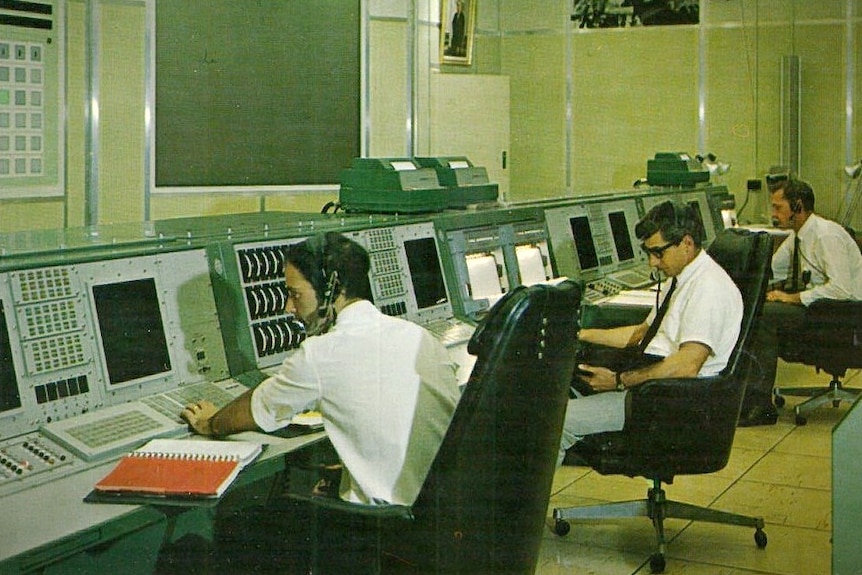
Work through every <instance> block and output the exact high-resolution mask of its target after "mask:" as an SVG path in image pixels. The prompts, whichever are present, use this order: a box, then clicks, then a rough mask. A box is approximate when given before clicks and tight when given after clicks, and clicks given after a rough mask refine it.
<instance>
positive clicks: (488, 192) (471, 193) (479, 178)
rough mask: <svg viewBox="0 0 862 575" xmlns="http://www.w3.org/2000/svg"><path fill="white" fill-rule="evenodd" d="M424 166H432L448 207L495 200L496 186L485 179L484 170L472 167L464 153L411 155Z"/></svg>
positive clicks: (497, 187)
mask: <svg viewBox="0 0 862 575" xmlns="http://www.w3.org/2000/svg"><path fill="white" fill-rule="evenodd" d="M415 160H416V162H417V163H418V164H419V165H420V166H422V167H425V168H434V170H436V172H437V179H438V180H439V181H440V185H442V186H445V187H446V198H447V203H448V207H450V208H466V207H467V206H470V205H474V204H481V203H486V202H496V201H497V195H498V193H499V186H498V185H497V184H492V183H491V182H490V181H489V180H488V170H486V169H485V168H482V167H479V166H474V165H473V162H471V161H470V160H469V159H467V158H466V157H464V156H446V157H431V158H427V157H426V158H415Z"/></svg>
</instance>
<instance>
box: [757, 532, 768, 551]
mask: <svg viewBox="0 0 862 575" xmlns="http://www.w3.org/2000/svg"><path fill="white" fill-rule="evenodd" d="M754 543H755V544H756V545H757V548H758V549H763V548H764V547H766V544H767V543H768V540H767V539H766V531H764V530H763V529H758V530H757V531H755V532H754Z"/></svg>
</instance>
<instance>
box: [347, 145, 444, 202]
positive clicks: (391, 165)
mask: <svg viewBox="0 0 862 575" xmlns="http://www.w3.org/2000/svg"><path fill="white" fill-rule="evenodd" d="M338 198H339V203H340V204H341V207H342V208H343V209H344V210H345V211H348V212H378V213H394V212H398V213H405V214H409V213H422V212H439V211H442V210H445V209H446V208H447V207H448V205H449V204H448V197H447V190H446V188H444V187H442V186H441V185H440V182H439V180H438V179H437V172H436V171H435V170H434V169H432V168H422V167H420V166H419V165H418V164H417V163H416V162H414V161H413V160H412V159H410V158H354V159H353V161H352V162H351V164H350V167H349V168H347V169H346V170H342V172H341V189H340V190H339V195H338Z"/></svg>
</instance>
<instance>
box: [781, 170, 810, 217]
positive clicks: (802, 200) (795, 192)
mask: <svg viewBox="0 0 862 575" xmlns="http://www.w3.org/2000/svg"><path fill="white" fill-rule="evenodd" d="M779 190H781V191H783V192H784V199H785V200H787V203H788V204H790V209H791V210H794V211H798V208H797V206H798V205H799V204H802V207H803V208H804V209H805V211H806V212H813V211H814V190H813V189H811V185H810V184H809V183H808V182H806V181H804V180H798V179H796V178H790V179H788V180H786V181H784V182H783V183H782V184H781V185H780V186H778V187H777V188H775V189H774V190H772V193H773V194H774V193H775V192H777V191H779Z"/></svg>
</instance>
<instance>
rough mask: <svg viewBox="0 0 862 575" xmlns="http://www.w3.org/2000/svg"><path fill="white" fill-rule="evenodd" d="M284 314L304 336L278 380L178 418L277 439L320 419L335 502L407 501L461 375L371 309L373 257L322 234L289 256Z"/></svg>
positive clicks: (407, 329)
mask: <svg viewBox="0 0 862 575" xmlns="http://www.w3.org/2000/svg"><path fill="white" fill-rule="evenodd" d="M284 268H285V280H286V283H287V291H288V299H287V305H286V311H287V312H288V313H292V314H295V315H296V316H297V317H298V318H299V319H300V320H302V321H303V322H304V323H305V324H306V326H307V331H308V333H309V335H312V336H314V337H309V338H308V339H306V340H305V341H304V342H303V343H302V345H301V346H300V347H299V348H297V349H294V350H292V351H290V352H289V353H288V355H287V357H286V358H285V360H284V362H283V364H282V365H281V367H280V369H279V370H278V372H277V373H276V374H275V375H273V376H271V377H269V378H268V379H266V380H265V381H263V382H262V383H261V384H260V385H258V386H257V387H256V388H255V389H254V390H250V391H248V392H247V393H245V394H244V395H242V396H240V397H239V398H237V399H236V400H234V401H233V402H232V403H230V404H228V405H227V406H225V407H224V408H222V409H221V410H220V411H217V410H216V408H215V406H214V405H213V404H211V403H208V402H200V403H198V404H190V405H188V406H187V407H186V409H185V410H183V412H182V417H183V418H184V419H185V420H186V421H187V422H188V423H189V425H190V426H191V427H192V428H193V429H194V430H195V431H196V432H197V433H200V434H202V435H213V436H225V435H229V434H231V433H236V432H239V431H246V430H262V431H266V432H271V431H274V430H277V429H279V428H282V427H285V426H287V425H288V424H289V423H290V421H291V419H292V418H293V416H294V415H295V414H297V413H300V412H302V411H304V410H308V409H313V410H318V411H320V413H321V415H322V417H323V426H324V429H325V430H326V433H327V436H328V438H329V440H330V441H331V443H332V446H333V447H334V449H335V451H336V452H337V454H338V456H339V459H340V461H341V464H342V465H343V471H342V474H341V481H340V490H339V495H340V497H341V498H342V499H344V500H347V501H353V502H359V503H365V504H385V503H392V504H408V505H409V504H411V503H413V501H414V500H415V498H416V496H417V495H418V493H419V489H420V487H421V486H422V483H423V481H424V480H425V476H426V474H427V472H428V469H429V468H430V466H431V462H432V460H433V459H434V457H435V455H436V454H437V450H438V448H439V446H440V443H441V442H442V440H443V436H444V434H445V433H446V430H447V429H448V427H449V423H450V421H451V419H452V414H453V413H454V410H455V405H456V403H457V400H458V395H459V394H458V384H457V381H456V378H455V366H454V365H453V364H452V362H451V361H450V359H449V356H448V354H447V352H446V349H445V348H444V347H443V346H442V345H441V344H440V343H439V342H438V341H437V340H436V339H435V338H434V336H433V335H432V334H431V333H430V332H428V331H427V330H425V329H423V328H422V327H420V326H418V325H416V324H414V323H411V322H408V321H405V320H402V319H398V318H393V317H389V316H387V315H384V314H383V313H382V312H380V311H379V310H378V309H377V308H376V307H375V306H374V304H373V303H371V301H369V300H370V298H371V288H370V285H369V281H368V270H369V258H368V254H367V253H366V251H365V250H364V249H363V248H362V247H361V246H360V245H359V244H357V243H355V242H353V241H351V240H349V239H347V238H345V237H343V236H341V235H340V234H337V233H332V232H330V233H327V234H326V235H325V236H317V237H314V238H311V239H310V240H308V241H306V242H302V243H300V244H295V245H291V246H289V247H288V248H287V250H286V255H285V264H284Z"/></svg>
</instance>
